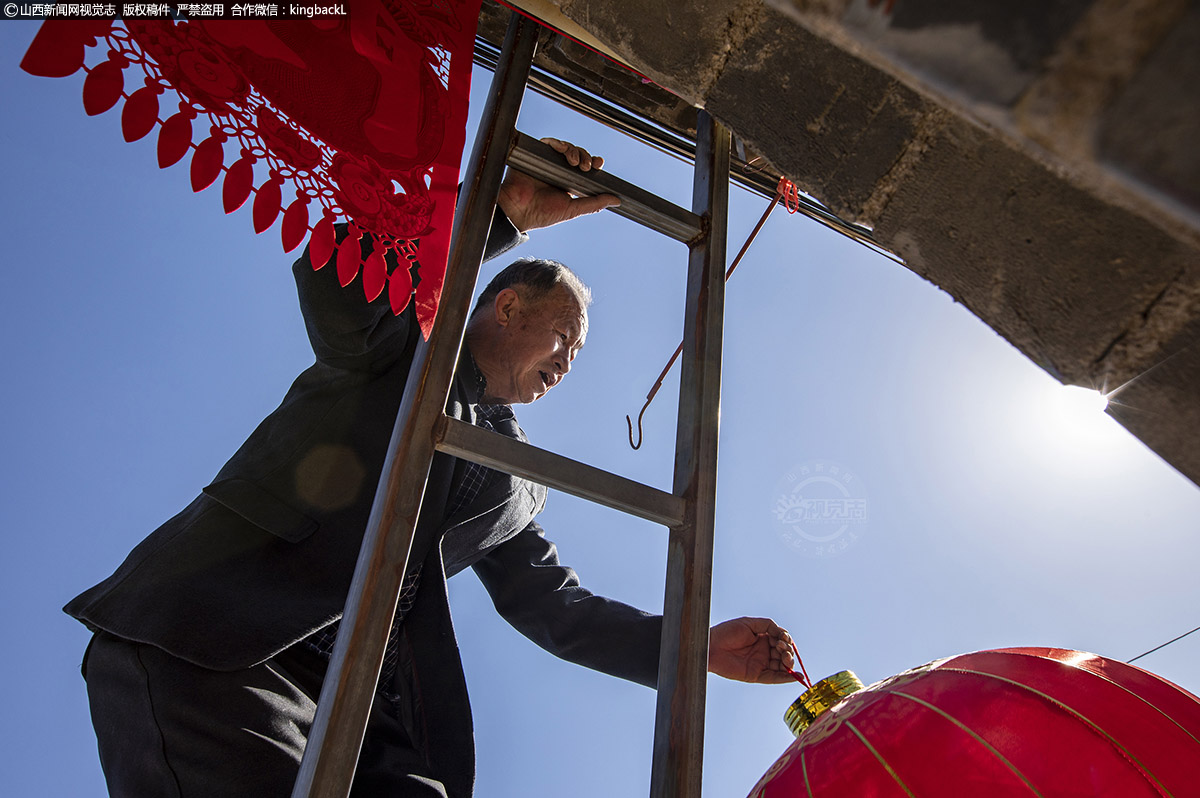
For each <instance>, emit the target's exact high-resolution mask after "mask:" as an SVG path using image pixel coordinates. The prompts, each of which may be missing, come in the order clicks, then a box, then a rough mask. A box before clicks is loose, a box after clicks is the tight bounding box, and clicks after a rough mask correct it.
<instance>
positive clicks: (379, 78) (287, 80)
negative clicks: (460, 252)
mask: <svg viewBox="0 0 1200 798" xmlns="http://www.w3.org/2000/svg"><path fill="white" fill-rule="evenodd" d="M479 5H480V0H355V2H354V3H353V5H352V8H351V12H350V13H349V14H348V15H346V16H342V17H324V18H320V19H316V20H313V21H283V20H279V21H269V20H238V21H228V20H223V21H201V20H191V21H183V22H174V21H169V20H133V19H129V20H124V21H121V22H115V21H113V20H50V21H47V22H45V23H43V24H42V27H41V28H40V29H39V31H38V34H37V36H36V37H35V38H34V40H33V43H32V44H31V45H30V47H29V50H28V52H26V53H25V58H24V59H23V60H22V62H21V68H22V69H24V70H25V71H26V72H29V73H31V74H34V75H40V76H44V77H66V76H68V75H73V74H75V73H76V72H78V71H79V70H80V69H83V70H84V71H85V72H87V77H86V79H85V80H84V83H83V105H84V110H85V111H86V112H87V113H88V114H89V115H95V114H101V113H104V112H105V111H108V110H110V109H112V108H113V107H115V106H117V105H119V104H120V103H121V100H122V99H124V101H125V103H124V107H123V108H122V110H121V129H122V133H123V134H124V137H125V140H126V141H136V140H138V139H141V138H144V137H145V136H147V135H149V134H150V133H152V132H153V131H154V129H155V128H156V127H157V128H158V129H159V130H158V163H159V166H160V167H162V168H166V167H168V166H171V165H173V164H175V163H178V162H180V161H182V160H183V159H184V158H186V157H187V155H188V153H189V151H190V152H191V168H190V176H191V184H192V190H193V191H203V190H204V189H205V188H208V187H209V186H210V185H212V184H213V183H215V182H217V180H219V179H221V175H222V172H224V179H223V180H222V185H221V198H222V202H223V203H224V207H225V212H226V213H232V212H233V211H235V210H237V209H238V208H240V207H241V206H242V205H244V204H245V203H246V202H247V201H249V200H250V199H251V197H253V205H252V221H253V225H254V230H255V232H256V233H261V232H263V231H264V230H267V229H268V228H270V227H272V226H273V225H274V224H275V223H276V222H279V220H280V217H281V216H282V222H281V223H280V234H281V238H282V243H283V249H284V251H285V252H290V251H291V250H293V249H295V248H296V247H298V246H300V245H301V244H302V243H304V240H305V238H308V239H309V253H310V256H311V259H312V263H313V267H314V268H317V269H319V268H322V267H323V266H325V265H326V264H327V263H329V262H330V261H331V260H333V261H335V262H336V265H335V268H336V270H337V273H338V279H339V280H340V281H341V283H342V285H349V284H350V283H351V282H352V281H353V280H354V278H355V277H356V276H357V275H358V274H359V273H360V272H361V274H362V287H363V292H364V294H365V295H366V299H367V301H373V300H375V299H376V298H377V297H378V296H379V295H380V294H381V293H383V290H384V288H385V287H386V288H387V291H388V299H389V301H390V303H391V306H392V310H393V311H394V312H395V313H400V312H401V311H403V310H404V309H405V308H406V307H407V306H408V303H409V301H410V299H411V298H412V297H413V296H414V295H415V301H416V308H415V310H416V314H417V319H418V322H419V323H420V326H421V331H422V333H423V334H424V335H425V337H426V338H428V337H429V331H430V329H431V328H432V326H433V319H434V316H435V315H436V313H437V305H438V299H439V297H440V296H441V289H442V283H443V281H444V278H445V271H446V260H447V257H448V255H449V251H450V230H451V226H452V222H453V218H454V203H455V199H456V194H457V186H458V172H459V164H460V159H461V157H462V150H463V144H464V141H465V136H466V118H467V102H468V98H469V94H470V83H471V58H472V52H473V50H474V42H475V27H476V24H477V22H478V19H479ZM102 45H107V56H106V59H105V60H103V61H100V62H99V63H96V64H95V65H93V66H88V65H86V64H85V61H86V60H87V55H88V48H89V47H99V46H102ZM286 195H290V196H286ZM339 217H344V218H346V219H348V220H349V221H350V226H349V229H350V234H349V235H348V236H347V238H346V239H345V241H344V244H342V245H338V244H337V243H336V241H335V238H334V228H333V224H334V221H335V219H338V218H339ZM364 233H369V234H370V235H371V236H372V238H373V239H374V242H375V243H374V250H373V251H372V252H371V254H370V255H369V256H368V257H366V258H365V259H363V258H362V256H361V250H360V247H359V244H358V240H359V238H360V237H361V236H362V235H363V234H364ZM418 239H419V242H418ZM389 251H390V252H394V253H395V254H396V255H397V256H398V264H399V265H398V266H396V267H395V268H393V269H392V270H391V272H390V274H389V272H388V266H387V259H386V255H387V254H388V253H389ZM335 252H336V253H337V254H336V256H335V254H334V253H335ZM414 265H416V266H417V267H418V268H419V276H420V280H419V281H414V279H413V275H412V274H411V272H410V269H411V268H412V267H413V266H414ZM414 282H416V283H417V285H416V288H415V289H414V288H413V283H414Z"/></svg>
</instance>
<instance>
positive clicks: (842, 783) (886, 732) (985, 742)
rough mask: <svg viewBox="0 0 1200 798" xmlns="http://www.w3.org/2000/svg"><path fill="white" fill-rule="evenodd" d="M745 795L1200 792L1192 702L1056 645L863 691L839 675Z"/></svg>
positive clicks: (1152, 680) (1199, 730) (1148, 677)
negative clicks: (788, 745) (790, 743)
mask: <svg viewBox="0 0 1200 798" xmlns="http://www.w3.org/2000/svg"><path fill="white" fill-rule="evenodd" d="M785 717H786V719H787V721H788V725H789V727H791V728H792V730H793V731H794V732H795V733H796V736H797V739H796V741H795V742H794V743H792V745H791V746H790V747H789V748H788V749H787V751H785V752H784V754H783V756H781V757H780V758H779V759H778V760H777V761H776V762H775V764H774V765H772V766H771V768H770V770H768V771H767V773H766V775H765V776H763V777H762V779H761V780H760V781H759V782H758V784H757V785H756V786H755V787H754V789H753V790H752V791H751V793H750V798H801V796H803V798H809V797H810V796H811V797H812V798H867V797H868V796H871V797H872V798H875V797H877V798H885V797H886V798H890V797H891V796H897V798H999V796H1014V798H1015V797H1016V796H1021V798H1026V797H1027V796H1028V797H1032V796H1042V798H1066V797H1067V796H1071V797H1072V798H1075V797H1076V796H1088V797H1089V798H1090V797H1091V796H1112V798H1141V796H1146V798H1164V797H1165V796H1171V797H1172V798H1191V797H1194V796H1200V699H1198V698H1197V697H1196V696H1194V695H1192V694H1191V693H1189V692H1187V691H1186V690H1184V689H1182V688H1180V687H1178V686H1176V685H1174V684H1172V683H1170V682H1168V681H1167V680H1165V679H1162V678H1160V677H1158V676H1155V675H1154V674H1152V673H1149V672H1147V671H1144V670H1142V669H1141V668H1137V667H1134V666H1132V665H1127V664H1125V663H1123V662H1118V661H1115V660H1110V659H1105V658H1104V657H1099V656H1096V655H1095V654H1086V653H1083V652H1079V651H1066V650H1063V649H1057V648H1010V649H999V650H995V651H979V652H976V653H974V654H963V655H961V656H958V657H951V658H950V659H945V660H938V661H936V662H931V663H930V664H928V665H925V666H923V667H920V668H915V669H913V670H910V671H906V672H904V673H902V674H900V675H898V676H893V677H892V678H890V679H885V680H884V681H882V682H879V683H877V684H873V685H871V686H870V687H866V688H862V687H861V682H859V681H858V680H857V678H855V677H854V675H853V674H852V673H850V672H849V671H843V672H842V673H840V674H838V675H837V676H831V677H830V678H828V679H825V680H823V681H821V682H818V683H817V684H816V685H814V686H813V688H812V689H811V690H809V691H808V692H806V693H805V694H804V695H803V696H801V697H800V699H799V700H797V702H796V703H795V704H793V705H792V706H791V708H789V709H788V712H787V715H786V716H785Z"/></svg>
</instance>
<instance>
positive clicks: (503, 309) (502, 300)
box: [492, 288, 521, 327]
mask: <svg viewBox="0 0 1200 798" xmlns="http://www.w3.org/2000/svg"><path fill="white" fill-rule="evenodd" d="M520 304H521V297H520V295H519V294H518V293H517V292H516V291H514V290H513V289H511V288H505V289H503V290H502V291H500V293H498V294H496V301H495V302H494V303H492V309H493V311H494V312H495V314H496V323H497V324H499V325H500V326H501V327H507V326H508V325H509V323H510V322H511V321H512V320H513V319H514V318H515V317H516V313H517V308H518V307H519V306H520Z"/></svg>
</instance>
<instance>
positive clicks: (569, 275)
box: [471, 258, 592, 317]
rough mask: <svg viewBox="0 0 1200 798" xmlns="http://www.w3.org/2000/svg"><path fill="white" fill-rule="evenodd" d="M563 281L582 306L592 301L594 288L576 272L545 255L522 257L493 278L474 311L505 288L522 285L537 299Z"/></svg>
mask: <svg viewBox="0 0 1200 798" xmlns="http://www.w3.org/2000/svg"><path fill="white" fill-rule="evenodd" d="M556 285H561V286H563V287H564V288H566V289H567V290H568V291H570V292H571V293H572V294H574V295H575V299H577V300H578V301H579V305H580V307H583V308H586V307H588V305H591V304H592V289H590V288H588V287H587V285H585V284H584V282H583V280H580V279H579V276H578V275H576V274H575V272H573V271H571V270H570V269H568V268H567V267H566V266H564V265H563V264H561V263H559V262H558V261H556V260H546V259H544V258H521V259H520V260H518V261H515V262H513V263H511V264H509V265H508V266H506V267H505V268H504V269H503V270H501V272H500V273H499V274H497V275H496V276H495V277H493V278H492V281H491V282H490V283H488V284H487V288H485V289H483V293H482V294H480V295H479V300H478V301H477V302H476V303H475V309H474V310H472V311H471V316H472V317H474V316H475V315H476V314H477V313H479V311H480V310H481V309H482V308H485V307H490V306H491V305H492V303H494V302H495V301H496V296H497V295H498V294H499V293H500V292H501V291H503V290H504V289H505V288H513V289H514V290H515V287H516V286H521V287H522V288H523V289H524V290H523V291H521V293H522V294H523V296H524V298H525V299H527V300H528V301H530V302H536V301H538V300H539V299H541V298H542V297H544V296H545V295H546V294H548V293H550V291H551V290H553V289H554V286H556Z"/></svg>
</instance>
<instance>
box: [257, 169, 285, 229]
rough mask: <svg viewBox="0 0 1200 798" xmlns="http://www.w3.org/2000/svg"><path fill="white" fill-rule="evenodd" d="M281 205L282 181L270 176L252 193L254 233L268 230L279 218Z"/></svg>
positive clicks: (277, 177)
mask: <svg viewBox="0 0 1200 798" xmlns="http://www.w3.org/2000/svg"><path fill="white" fill-rule="evenodd" d="M281 204H283V179H282V178H280V177H279V176H277V175H272V176H271V178H270V179H269V180H267V182H265V183H263V184H262V185H261V186H259V187H258V191H256V192H255V193H254V232H255V233H262V232H263V231H265V230H269V229H270V228H271V225H273V224H275V220H276V219H278V218H279V206H280V205H281Z"/></svg>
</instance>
